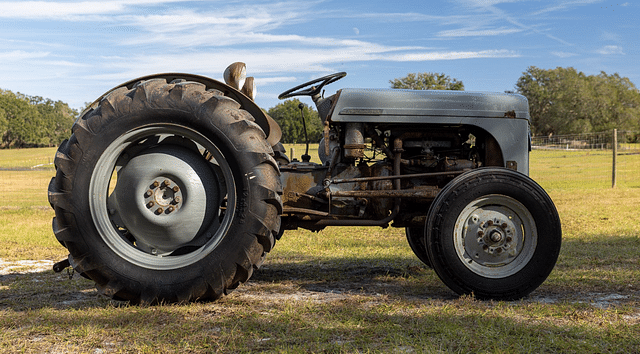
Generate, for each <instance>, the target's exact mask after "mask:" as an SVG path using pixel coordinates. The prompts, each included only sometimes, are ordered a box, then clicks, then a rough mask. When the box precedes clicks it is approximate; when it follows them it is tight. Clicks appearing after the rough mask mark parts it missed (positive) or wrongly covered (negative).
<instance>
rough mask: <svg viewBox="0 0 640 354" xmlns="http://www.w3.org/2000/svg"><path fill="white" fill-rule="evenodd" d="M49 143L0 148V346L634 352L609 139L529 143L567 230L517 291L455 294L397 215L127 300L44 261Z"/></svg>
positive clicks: (635, 325) (636, 213)
mask: <svg viewBox="0 0 640 354" xmlns="http://www.w3.org/2000/svg"><path fill="white" fill-rule="evenodd" d="M289 148H290V147H287V152H289ZM54 152H55V149H28V150H0V198H1V200H2V201H1V202H0V225H1V227H0V259H1V260H2V262H1V263H0V352H6V353H14V352H26V353H67V352H74V353H75V352H78V353H131V352H139V353H157V352H165V353H185V352H194V353H209V352H223V353H237V352H256V351H257V352H293V353H297V352H349V353H353V352H360V353H363V352H380V353H423V352H426V353H448V352H453V353H470V352H473V353H480V352H488V353H514V352H519V353H540V352H563V353H634V352H638V351H639V349H638V348H640V336H639V334H640V178H638V177H640V155H624V156H619V157H618V160H619V163H620V164H619V167H618V183H617V185H618V187H617V188H616V189H611V188H610V187H611V156H610V155H607V154H606V153H588V152H584V151H582V152H567V151H562V152H557V151H556V152H549V151H533V152H532V155H531V176H532V177H533V178H534V179H535V180H537V181H538V182H539V183H540V184H541V185H542V186H543V187H544V188H545V189H546V190H547V191H548V192H549V194H550V196H551V197H552V198H553V200H554V202H555V203H556V207H557V208H558V211H559V213H560V217H561V219H562V223H563V234H564V240H563V247H562V251H561V254H560V258H559V260H558V264H557V266H556V268H555V270H554V271H553V273H552V274H551V276H550V277H549V278H548V280H547V281H546V282H545V283H544V284H543V285H542V286H541V287H540V288H539V289H538V290H536V291H535V292H534V293H533V294H532V295H531V296H530V297H528V298H526V299H524V300H521V301H515V302H492V301H477V300H475V299H473V298H472V297H462V298H460V297H457V296H455V294H453V293H452V292H451V291H450V290H448V289H447V288H446V287H445V286H444V285H443V284H442V283H441V282H440V280H439V279H438V278H437V276H436V275H435V273H434V272H433V271H431V270H430V269H428V268H426V267H425V266H423V265H422V263H420V261H419V260H418V259H417V258H416V257H415V256H414V255H413V254H412V252H411V250H410V248H409V246H408V244H407V242H406V239H405V236H404V231H403V230H401V229H394V228H389V229H380V228H355V227H353V228H335V227H334V228H327V229H326V230H324V231H322V232H318V233H312V232H307V231H291V232H286V233H285V234H284V236H283V238H282V239H281V241H280V242H279V243H278V244H277V245H276V247H275V249H274V251H273V252H271V254H269V256H268V257H267V260H266V262H265V264H264V266H263V268H262V269H261V270H260V271H258V272H256V273H254V275H253V277H252V279H251V280H250V281H249V282H248V283H247V284H243V285H242V286H241V287H239V288H238V289H237V290H236V291H235V292H233V293H231V294H230V295H228V296H226V297H224V298H222V299H221V300H219V301H216V302H212V303H192V304H184V305H165V306H153V307H135V306H130V305H128V304H126V303H119V302H115V301H111V300H108V299H106V298H103V297H101V296H99V295H98V294H97V291H96V290H95V289H94V287H93V283H92V282H91V281H88V280H86V279H84V278H82V277H80V276H78V275H75V276H74V277H73V278H72V279H69V277H68V275H67V274H66V273H62V274H55V273H53V272H52V271H50V270H44V269H45V268H46V269H50V266H51V264H53V262H54V261H58V260H61V259H63V258H64V257H66V252H65V251H66V250H65V249H64V248H63V247H61V246H60V245H59V244H58V242H57V241H56V240H55V237H54V236H53V235H52V232H51V218H52V217H53V211H52V210H51V209H50V207H49V205H48V202H47V197H46V189H47V185H48V183H49V180H50V178H51V177H52V175H53V170H52V169H51V168H50V167H47V166H38V167H34V166H37V165H41V164H45V165H46V164H47V163H48V161H49V160H50V159H52V157H53V154H54ZM302 153H304V148H303V147H302V146H300V145H299V146H296V147H295V154H296V156H298V157H299V155H301V154H302ZM310 155H312V156H314V155H316V153H315V149H312V150H311V152H310ZM47 168H48V169H47ZM8 169H9V170H8Z"/></svg>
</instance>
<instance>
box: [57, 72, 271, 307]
mask: <svg viewBox="0 0 640 354" xmlns="http://www.w3.org/2000/svg"><path fill="white" fill-rule="evenodd" d="M72 132H73V134H72V135H71V137H70V138H69V139H68V140H67V141H65V142H63V143H62V144H61V145H60V147H59V149H58V151H57V153H56V158H55V164H56V169H57V171H56V176H55V177H54V178H53V179H52V180H51V183H50V185H49V201H50V203H51V205H52V206H53V208H54V209H55V218H54V220H53V229H54V233H55V235H56V237H57V239H58V240H59V241H60V243H62V244H63V245H64V246H65V247H66V248H67V249H68V250H69V253H70V255H69V261H70V263H71V265H72V266H73V268H74V270H75V271H77V272H79V273H81V274H82V275H83V276H85V277H87V278H90V279H92V280H93V281H95V283H96V287H97V288H98V290H99V291H100V292H101V293H103V294H105V295H107V296H109V297H112V298H114V299H118V300H128V301H131V302H132V303H143V304H153V303H160V302H182V301H193V300H213V299H217V298H219V297H220V296H222V295H223V294H225V293H227V292H228V291H230V290H231V289H234V288H236V287H237V286H238V285H239V284H240V283H242V282H245V281H247V280H248V279H249V277H250V276H251V274H252V272H253V270H254V268H257V267H259V266H260V265H261V263H262V261H263V259H264V257H265V255H266V253H267V252H269V251H270V250H271V248H272V247H273V246H274V244H275V236H276V235H277V234H278V232H279V229H280V216H279V215H280V214H281V212H282V202H281V199H280V194H281V193H282V192H281V186H280V181H279V176H278V173H279V172H278V167H277V164H276V162H275V160H274V159H273V157H272V154H273V151H272V149H271V147H270V146H269V144H268V143H267V142H266V139H265V135H264V133H263V131H262V130H261V129H260V127H259V126H258V125H257V124H255V123H254V122H253V117H252V116H251V115H250V114H249V113H248V112H246V111H244V110H242V109H240V105H239V104H238V103H237V102H236V101H234V100H232V99H230V98H227V97H225V96H223V95H222V94H221V93H220V92H219V91H216V90H207V89H206V88H205V86H204V85H202V84H199V83H195V82H188V81H184V80H176V81H174V82H171V83H167V82H166V80H164V79H151V80H147V81H143V82H140V83H138V84H137V85H135V86H134V87H133V88H132V89H127V88H126V87H121V88H119V89H117V90H114V91H113V92H111V93H110V94H109V95H107V96H106V97H105V98H103V99H102V101H101V102H100V103H99V105H98V106H97V107H95V108H94V109H90V110H88V111H87V112H85V113H84V115H83V116H82V117H80V118H79V119H78V120H77V121H76V123H75V124H74V126H73V128H72Z"/></svg>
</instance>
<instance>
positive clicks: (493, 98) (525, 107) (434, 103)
mask: <svg viewBox="0 0 640 354" xmlns="http://www.w3.org/2000/svg"><path fill="white" fill-rule="evenodd" d="M383 116H390V117H394V119H393V121H394V122H402V120H403V118H402V117H405V119H406V120H407V122H411V123H414V122H416V120H418V121H424V122H425V123H428V122H429V120H428V119H427V120H424V119H425V118H427V117H438V118H443V117H457V118H462V117H475V118H509V119H513V118H516V119H529V104H528V102H527V99H526V98H525V97H524V96H521V95H518V94H507V93H493V92H466V91H439V90H426V91H414V90H395V89H348V88H347V89H343V90H342V91H341V93H340V95H339V98H338V102H337V104H336V106H335V108H334V111H333V115H332V117H331V120H332V121H334V122H341V121H342V122H352V121H358V122H364V121H381V119H380V118H382V117H383ZM419 117H421V118H419Z"/></svg>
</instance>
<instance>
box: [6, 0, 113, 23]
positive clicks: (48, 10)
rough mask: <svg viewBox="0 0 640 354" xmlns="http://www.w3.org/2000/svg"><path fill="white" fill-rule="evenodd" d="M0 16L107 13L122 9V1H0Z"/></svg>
mask: <svg viewBox="0 0 640 354" xmlns="http://www.w3.org/2000/svg"><path fill="white" fill-rule="evenodd" d="M0 7H1V8H2V11H0V17H3V18H20V19H37V18H50V19H57V18H60V17H67V16H79V15H94V14H107V13H114V12H118V11H122V9H123V8H124V4H123V3H122V2H109V1H100V2H92V1H83V2H49V1H3V2H1V3H0Z"/></svg>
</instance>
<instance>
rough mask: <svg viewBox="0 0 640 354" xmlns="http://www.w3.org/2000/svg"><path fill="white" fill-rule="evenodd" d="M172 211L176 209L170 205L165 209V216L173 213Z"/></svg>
mask: <svg viewBox="0 0 640 354" xmlns="http://www.w3.org/2000/svg"><path fill="white" fill-rule="evenodd" d="M174 210H176V209H175V208H174V207H173V205H170V206H169V207H168V208H167V214H168V213H171V212H173V211H174Z"/></svg>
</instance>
